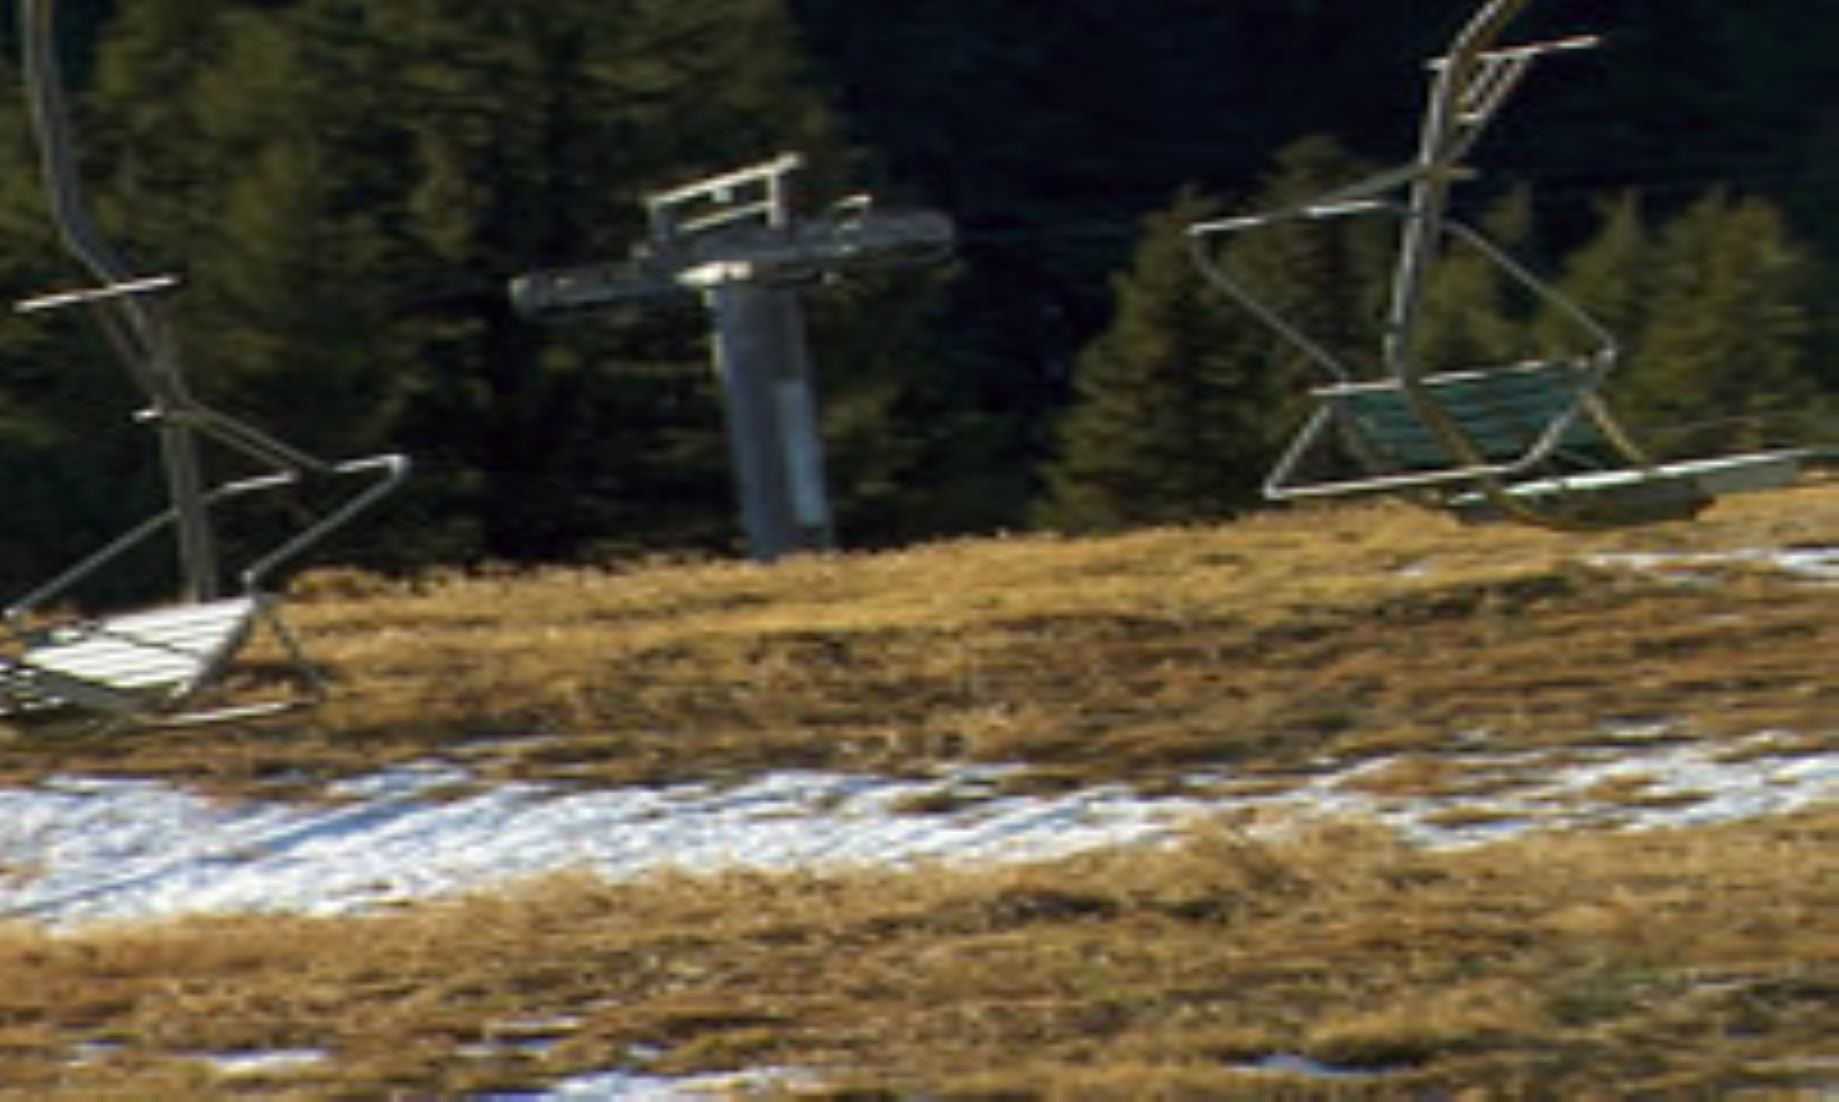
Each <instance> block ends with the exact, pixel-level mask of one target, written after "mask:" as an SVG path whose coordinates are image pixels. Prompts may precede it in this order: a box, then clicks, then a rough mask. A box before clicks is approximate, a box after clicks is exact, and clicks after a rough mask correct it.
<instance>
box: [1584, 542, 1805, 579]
mask: <svg viewBox="0 0 1839 1102" xmlns="http://www.w3.org/2000/svg"><path fill="white" fill-rule="evenodd" d="M1585 561H1586V562H1589V563H1590V564H1591V565H1593V566H1619V567H1625V568H1628V569H1630V570H1642V571H1656V572H1660V573H1663V574H1665V575H1666V576H1668V577H1673V578H1678V579H1679V580H1681V581H1692V582H1696V581H1704V580H1706V579H1705V577H1704V576H1703V574H1702V573H1700V572H1702V571H1711V570H1717V569H1719V568H1727V567H1732V566H1736V567H1747V568H1755V567H1759V566H1761V567H1769V568H1773V569H1775V570H1778V571H1780V572H1781V573H1783V574H1786V575H1789V576H1790V577H1794V578H1799V579H1802V580H1805V581H1811V582H1839V546H1833V547H1771V548H1747V549H1744V550H1738V551H1703V552H1692V553H1687V552H1668V553H1659V552H1613V553H1609V552H1606V553H1603V554H1599V555H1591V556H1589V558H1588V559H1586V560H1585Z"/></svg>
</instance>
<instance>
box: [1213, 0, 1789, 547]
mask: <svg viewBox="0 0 1839 1102" xmlns="http://www.w3.org/2000/svg"><path fill="white" fill-rule="evenodd" d="M1528 2H1529V0H1488V2H1487V3H1484V4H1483V5H1482V7H1481V9H1480V11H1479V12H1478V13H1477V14H1476V15H1475V16H1474V17H1473V18H1472V19H1471V20H1470V22H1469V23H1468V24H1467V25H1466V26H1465V27H1464V28H1463V30H1462V32H1461V33H1460V34H1459V35H1458V37H1457V40H1456V42H1455V44H1454V45H1453V46H1452V48H1451V50H1450V51H1449V53H1448V55H1447V56H1446V57H1443V58H1439V59H1437V60H1436V61H1433V62H1432V63H1431V69H1432V71H1433V73H1434V74H1435V79H1434V81H1433V84H1432V91H1431V96H1430V100H1429V105H1428V107H1427V110H1426V116H1425V120H1424V124H1423V129H1422V134H1421V138H1420V148H1419V153H1418V156H1417V158H1416V160H1414V161H1413V162H1411V163H1410V164H1407V165H1405V166H1404V167H1402V168H1399V169H1394V170H1392V171H1389V172H1385V173H1381V174H1379V175H1378V176H1375V177H1373V178H1371V179H1369V180H1366V181H1363V182H1361V183H1358V184H1355V185H1354V186H1352V187H1349V188H1345V189H1342V190H1341V191H1338V192H1336V193H1334V194H1332V195H1328V196H1324V197H1322V198H1320V199H1317V200H1315V201H1313V202H1309V203H1305V204H1301V205H1298V206H1295V207H1290V208H1287V209H1284V210H1279V211H1275V212H1269V213H1263V214H1254V215H1249V216H1239V217H1232V218H1224V219H1216V220H1211V221H1207V222H1203V223H1199V224H1197V225H1194V226H1191V227H1190V228H1189V238H1190V243H1191V245H1192V247H1193V253H1194V256H1195V259H1196V262H1197V264H1198V266H1199V269H1200V271H1201V272H1202V274H1203V275H1204V276H1205V277H1206V278H1207V279H1208V280H1209V281H1210V282H1211V283H1212V284H1213V285H1214V286H1215V287H1216V288H1218V289H1219V290H1221V291H1223V292H1224V293H1226V294H1227V295H1229V296H1230V297H1232V298H1233V299H1235V300H1237V301H1238V302H1239V303H1240V304H1241V305H1243V306H1244V307H1245V308H1246V309H1247V310H1249V311H1250V312H1251V313H1252V314H1253V315H1254V316H1256V317H1257V318H1259V319H1260V320H1262V321H1263V322H1265V323H1266V324H1267V325H1268V326H1270V327H1271V328H1272V330H1273V331H1275V332H1276V333H1277V334H1278V335H1279V336H1280V337H1281V338H1283V339H1284V340H1285V341H1286V342H1287V343H1289V344H1290V345H1291V346H1293V347H1294V348H1295V349H1296V350H1297V351H1299V352H1300V353H1301V354H1302V355H1303V356H1304V357H1305V358H1306V359H1307V360H1309V361H1311V362H1312V363H1313V364H1314V365H1315V366H1316V367H1317V368H1318V369H1320V370H1321V372H1322V374H1323V375H1324V376H1325V377H1326V378H1327V379H1328V381H1327V382H1326V383H1324V384H1323V385H1321V386H1318V387H1316V388H1315V389H1313V390H1312V391H1311V396H1312V398H1313V399H1314V400H1315V403H1316V405H1315V407H1314V410H1313V412H1312V413H1311V415H1310V417H1309V418H1308V420H1307V422H1306V423H1305V424H1304V426H1303V428H1302V430H1301V432H1300V433H1299V434H1298V436H1297V437H1296V439H1295V441H1294V442H1293V443H1292V444H1291V446H1290V447H1289V449H1288V450H1287V451H1286V452H1285V453H1284V455H1283V456H1282V458H1281V459H1280V460H1279V461H1278V464H1277V466H1276V468H1275V469H1274V470H1273V472H1272V474H1271V476H1270V478H1269V480H1268V481H1267V483H1266V486H1265V492H1266V494H1267V496H1269V497H1271V498H1273V499H1277V500H1289V499H1298V498H1311V497H1334V496H1340V495H1346V494H1356V493H1369V492H1400V493H1408V494H1411V495H1412V496H1415V497H1417V498H1418V499H1419V500H1423V501H1426V502H1429V503H1431V504H1435V505H1438V506H1441V507H1444V508H1447V509H1449V510H1451V511H1453V512H1454V513H1455V514H1456V515H1457V516H1460V517H1462V518H1464V519H1466V520H1502V519H1512V520H1519V521H1524V522H1529V523H1534V524H1540V525H1545V526H1549V527H1554V528H1584V527H1604V526H1615V525H1628V524H1645V523H1652V522H1656V521H1665V520H1677V519H1684V518H1688V517H1691V516H1694V515H1696V514H1697V513H1699V512H1700V511H1702V510H1703V509H1704V508H1706V507H1707V506H1708V505H1710V504H1711V503H1712V502H1713V501H1714V500H1715V499H1716V498H1717V497H1719V496H1721V495H1723V494H1729V493H1740V492H1746V491H1751V490H1760V489H1767V488H1772V487H1776V486H1781V485H1785V484H1788V483H1791V482H1793V481H1794V480H1795V479H1796V478H1797V477H1798V476H1799V473H1800V470H1801V468H1802V466H1803V465H1804V464H1805V463H1806V462H1807V461H1808V460H1809V459H1811V458H1813V457H1815V456H1816V455H1818V454H1819V451H1820V450H1819V449H1816V448H1801V449H1789V450H1776V451H1767V452H1761V453H1756V454H1750V455H1737V456H1724V457H1718V458H1711V459H1701V460H1694V461H1690V462H1678V463H1659V462H1656V461H1655V460H1653V459H1652V458H1650V457H1649V456H1648V455H1647V453H1646V452H1645V451H1644V450H1643V449H1642V448H1640V446H1638V445H1637V444H1636V443H1635V442H1634V441H1633V440H1632V439H1631V438H1630V436H1629V434H1628V433H1627V432H1625V431H1624V430H1623V429H1622V428H1621V427H1620V425H1618V424H1617V422H1616V420H1615V419H1614V417H1613V416H1612V414H1611V412H1610V410H1609V407H1608V405H1607V403H1606V401H1605V400H1604V398H1603V396H1602V393H1601V388H1602V386H1603V382H1604V380H1605V378H1606V377H1607V376H1608V375H1609V373H1610V371H1611V369H1612V368H1613V366H1614V364H1615V362H1616V358H1617V348H1616V343H1615V340H1614V338H1613V337H1612V336H1611V335H1610V334H1609V333H1608V332H1607V331H1606V330H1604V328H1603V327H1602V326H1601V325H1600V324H1598V323H1597V322H1596V321H1595V319H1593V318H1591V317H1590V316H1589V315H1588V314H1586V313H1585V312H1584V311H1583V310H1582V309H1580V308H1579V307H1578V306H1576V305H1575V304H1573V303H1571V302H1569V301H1568V300H1566V299H1565V298H1563V297H1562V296H1560V295H1559V294H1558V293H1557V292H1556V291H1555V290H1554V289H1553V288H1552V287H1550V286H1549V285H1547V284H1546V283H1545V282H1543V281H1542V280H1540V279H1539V278H1538V277H1536V276H1535V275H1534V274H1533V273H1532V272H1530V271H1529V270H1528V269H1527V268H1525V267H1524V266H1522V265H1520V264H1519V263H1517V262H1516V261H1515V260H1513V259H1512V258H1511V257H1509V256H1508V255H1507V254H1506V253H1504V252H1503V251H1502V250H1501V249H1499V248H1498V247H1496V246H1495V245H1494V244H1493V243H1492V242H1490V241H1489V240H1488V239H1487V238H1486V237H1484V236H1483V235H1482V234H1480V233H1478V232H1477V231H1475V230H1473V229H1471V228H1469V227H1468V226H1465V225H1463V224H1462V223H1461V222H1459V221H1457V220H1455V219H1453V218H1451V217H1450V216H1449V214H1448V209H1447V208H1448V198H1449V189H1450V187H1451V185H1452V183H1453V182H1454V181H1456V180H1458V179H1460V178H1462V177H1463V176H1464V175H1465V174H1466V170H1465V169H1464V168H1463V167H1462V165H1461V161H1462V158H1463V157H1464V156H1465V155H1466V154H1467V152H1468V151H1469V149H1470V148H1472V147H1473V145H1474V144H1475V142H1476V141H1477V140H1478V139H1479V138H1480V136H1481V133H1482V132H1483V130H1484V129H1485V128H1486V127H1487V125H1488V123H1489V122H1490V121H1491V119H1492V118H1493V116H1494V114H1495V112H1496V111H1498V109H1499V108H1500V106H1501V105H1502V103H1503V102H1504V101H1505V100H1506V98H1507V96H1508V95H1509V93H1510V92H1511V91H1512V90H1513V89H1514V88H1515V87H1516V86H1517V85H1518V83H1519V81H1520V80H1521V78H1522V77H1523V76H1524V75H1525V72H1526V70H1527V69H1528V68H1529V67H1530V65H1531V64H1532V63H1533V62H1534V61H1535V60H1536V59H1537V58H1539V57H1542V56H1544V55H1546V54H1549V53H1553V52H1557V51H1569V50H1576V49H1582V48H1587V47H1589V46H1592V45H1594V44H1595V39H1592V38H1571V39H1564V40H1561V41H1557V42H1548V43H1540V44H1535V45H1529V46H1520V47H1513V48H1505V49H1497V48H1495V47H1494V43H1495V41H1496V39H1497V38H1498V37H1499V35H1500V34H1501V32H1502V31H1503V30H1504V29H1505V27H1506V26H1507V24H1508V23H1510V22H1511V21H1512V19H1513V18H1514V17H1515V16H1516V15H1517V14H1519V12H1520V11H1521V10H1522V9H1523V8H1525V7H1526V6H1527V4H1528ZM1399 191H1403V192H1405V196H1404V198H1403V200H1402V201H1401V200H1399V199H1394V198H1389V196H1390V195H1391V194H1392V193H1394V192H1399ZM1368 216H1383V217H1387V218H1390V219H1393V220H1395V221H1396V224H1397V233H1398V238H1397V240H1398V246H1397V251H1396V254H1395V258H1394V268H1393V275H1392V282H1391V286H1390V294H1389V296H1388V305H1387V310H1386V316H1385V318H1384V323H1383V325H1382V326H1381V327H1380V332H1381V333H1382V334H1383V336H1382V337H1381V338H1380V341H1381V347H1380V348H1379V350H1378V354H1377V356H1376V357H1372V363H1373V364H1375V365H1377V367H1376V368H1368V369H1366V370H1364V371H1362V370H1359V369H1356V368H1355V367H1353V366H1352V363H1351V358H1350V357H1348V356H1346V355H1344V354H1342V352H1340V351H1338V350H1334V349H1330V348H1328V347H1326V346H1325V345H1324V344H1322V343H1320V342H1319V341H1317V340H1316V339H1315V338H1314V337H1313V336H1312V335H1311V334H1309V333H1306V332H1304V331H1303V330H1302V329H1301V328H1300V327H1298V326H1297V325H1296V324H1294V323H1293V322H1292V321H1291V319H1289V318H1288V317H1286V316H1284V315H1283V314H1282V313H1281V312H1279V311H1277V310H1276V309H1274V308H1273V307H1271V306H1270V305H1269V304H1268V303H1266V302H1264V301H1262V300H1261V299H1260V298H1259V297H1258V296H1256V295H1255V294H1254V293H1252V291H1251V290H1250V289H1249V288H1248V287H1247V286H1246V284H1245V282H1244V281H1243V280H1242V279H1241V278H1240V277H1239V276H1238V275H1237V274H1236V273H1234V272H1233V271H1232V269H1231V267H1230V264H1229V262H1228V261H1227V260H1225V259H1223V258H1222V256H1221V255H1220V250H1219V249H1218V248H1217V245H1218V243H1219V241H1220V240H1222V239H1224V238H1227V237H1229V236H1232V235H1238V234H1243V233H1246V232H1250V231H1256V230H1260V229H1264V228H1267V227H1274V226H1279V225H1283V224H1288V223H1300V222H1310V223H1322V222H1329V221H1334V220H1340V219H1350V218H1356V217H1368ZM1457 247H1460V248H1464V249H1466V250H1468V251H1469V252H1471V253H1472V254H1473V255H1475V256H1477V257H1479V258H1480V259H1481V260H1482V261H1484V262H1486V263H1488V264H1490V265H1492V266H1493V267H1494V268H1495V270H1496V271H1497V272H1499V273H1500V274H1502V275H1504V276H1505V277H1506V279H1507V280H1508V281H1509V284H1510V285H1517V287H1518V288H1519V289H1520V290H1521V291H1522V292H1523V293H1525V294H1526V295H1527V296H1528V297H1529V298H1530V299H1531V300H1533V301H1536V302H1539V303H1540V304H1541V305H1543V306H1544V307H1546V308H1547V309H1549V310H1550V311H1551V312H1552V313H1553V315H1554V316H1556V317H1559V318H1563V319H1566V320H1568V321H1569V322H1570V323H1571V328H1572V330H1573V332H1574V334H1577V335H1581V337H1582V340H1581V341H1579V342H1576V343H1577V344H1578V347H1577V348H1575V349H1572V350H1570V351H1568V352H1565V353H1563V354H1560V355H1553V356H1546V357H1542V358H1540V359H1536V360H1531V361H1527V362H1522V363H1509V364H1500V365H1492V366H1478V367H1460V368H1456V369H1451V368H1449V367H1443V366H1437V367H1433V366H1431V365H1429V364H1427V363H1426V357H1425V355H1424V353H1423V350H1422V348H1421V344H1422V340H1421V336H1422V315H1423V308H1424V302H1425V298H1426V293H1427V288H1428V286H1429V284H1430V279H1431V274H1432V272H1433V270H1434V269H1435V267H1436V265H1437V264H1438V263H1439V262H1440V261H1441V260H1442V259H1443V257H1444V256H1445V255H1446V254H1447V253H1448V252H1449V251H1450V250H1452V249H1453V248H1457ZM1348 290H1349V293H1355V292H1356V290H1357V289H1355V288H1349V289H1348Z"/></svg>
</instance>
